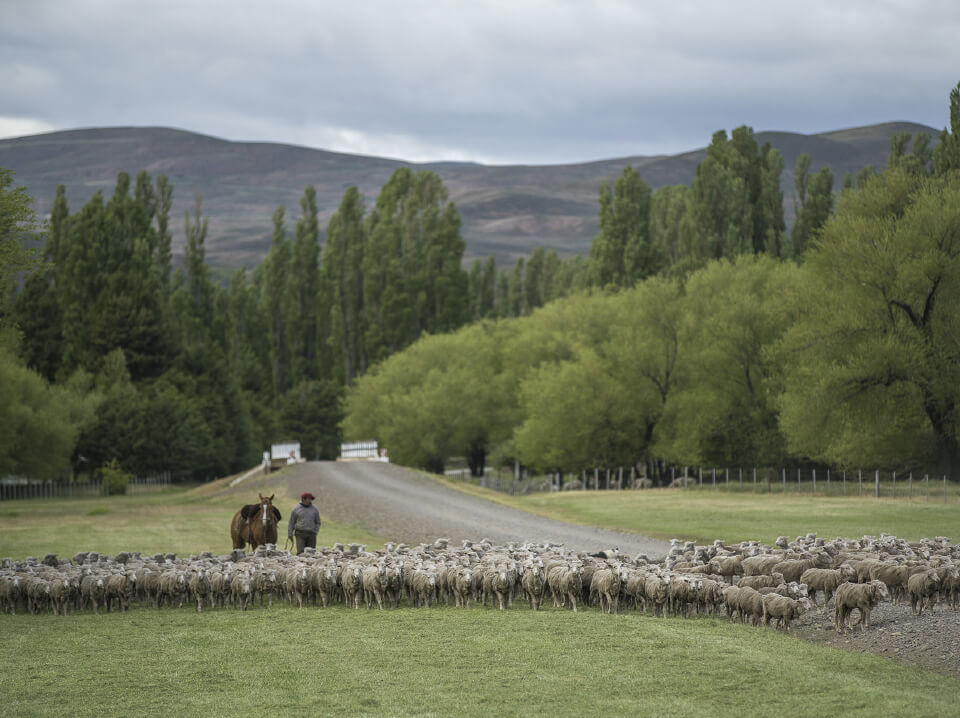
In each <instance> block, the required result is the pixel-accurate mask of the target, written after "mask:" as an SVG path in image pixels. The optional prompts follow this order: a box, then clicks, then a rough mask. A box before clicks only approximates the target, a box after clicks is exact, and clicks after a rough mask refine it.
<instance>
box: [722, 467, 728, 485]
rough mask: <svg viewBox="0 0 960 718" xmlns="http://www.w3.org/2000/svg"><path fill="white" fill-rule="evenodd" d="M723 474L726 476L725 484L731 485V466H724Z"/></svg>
mask: <svg viewBox="0 0 960 718" xmlns="http://www.w3.org/2000/svg"><path fill="white" fill-rule="evenodd" d="M723 476H724V484H726V485H727V486H729V485H730V467H729V466H726V467H724V469H723Z"/></svg>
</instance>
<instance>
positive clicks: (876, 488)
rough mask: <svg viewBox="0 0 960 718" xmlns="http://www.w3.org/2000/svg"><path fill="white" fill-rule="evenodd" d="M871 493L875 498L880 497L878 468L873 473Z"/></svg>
mask: <svg viewBox="0 0 960 718" xmlns="http://www.w3.org/2000/svg"><path fill="white" fill-rule="evenodd" d="M873 493H874V496H875V498H878V499H879V498H880V469H877V470H876V471H875V472H874V474H873Z"/></svg>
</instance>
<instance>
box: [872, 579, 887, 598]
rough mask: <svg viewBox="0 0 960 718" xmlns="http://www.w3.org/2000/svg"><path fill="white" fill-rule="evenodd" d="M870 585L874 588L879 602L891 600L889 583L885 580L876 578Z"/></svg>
mask: <svg viewBox="0 0 960 718" xmlns="http://www.w3.org/2000/svg"><path fill="white" fill-rule="evenodd" d="M870 585H871V586H873V588H874V595H875V596H876V599H877V601H878V602H879V601H889V600H890V589H888V588H887V584H885V583H884V582H883V581H876V580H874V581H871V582H870Z"/></svg>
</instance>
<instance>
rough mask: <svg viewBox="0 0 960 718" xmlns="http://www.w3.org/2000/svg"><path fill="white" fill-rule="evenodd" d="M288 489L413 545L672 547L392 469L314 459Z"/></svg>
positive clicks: (297, 470) (657, 550) (633, 550)
mask: <svg viewBox="0 0 960 718" xmlns="http://www.w3.org/2000/svg"><path fill="white" fill-rule="evenodd" d="M284 475H285V477H286V482H287V484H288V486H289V487H290V490H291V491H292V492H293V493H295V494H296V495H299V494H300V493H302V492H303V491H310V492H312V493H313V494H314V495H315V496H316V497H317V500H316V502H315V503H316V505H317V506H318V507H319V509H320V514H321V515H328V516H332V517H336V519H337V520H338V521H344V522H346V523H350V524H354V525H357V526H362V527H363V528H365V529H367V530H368V531H371V532H373V533H376V534H379V535H380V536H384V537H387V538H389V539H390V540H392V541H397V542H403V543H406V544H410V545H416V544H420V543H432V542H433V541H435V540H436V539H438V538H440V537H443V538H448V539H450V540H451V541H453V542H455V543H459V542H460V541H463V540H464V539H468V540H471V541H478V540H480V539H483V538H487V539H489V540H490V541H493V542H494V543H500V544H506V543H509V542H511V541H512V542H517V543H522V542H524V541H531V542H534V543H544V542H547V541H549V542H553V543H562V544H563V545H564V546H566V547H567V548H570V549H573V550H575V551H590V552H593V551H601V550H604V549H611V548H619V549H620V550H621V551H624V552H626V553H628V554H630V555H631V556H634V555H636V554H638V553H644V554H646V555H647V556H648V557H649V558H650V559H657V558H662V557H664V556H665V555H666V553H667V550H668V549H669V548H670V546H669V544H667V543H666V542H664V541H657V540H655V539H650V538H647V537H645V536H640V535H637V534H627V533H621V532H619V531H609V530H605V529H596V528H592V527H589V526H576V525H574V524H568V523H563V522H561V521H553V520H551V519H545V518H541V517H539V516H534V515H533V514H529V513H526V512H525V511H518V510H516V509H511V508H509V507H507V506H502V505H500V504H497V503H494V502H492V501H487V500H486V499H481V498H478V497H475V496H470V495H468V494H464V493H461V492H459V491H456V490H455V489H451V488H449V487H447V486H444V485H443V484H441V483H439V482H437V481H434V480H432V479H430V478H428V477H426V476H423V475H421V474H418V473H416V472H413V471H410V470H408V469H405V468H402V467H399V466H394V465H392V464H377V463H367V462H339V463H338V462H322V461H321V462H310V463H307V464H300V465H297V466H292V467H289V468H288V469H287V470H286V471H285V472H284Z"/></svg>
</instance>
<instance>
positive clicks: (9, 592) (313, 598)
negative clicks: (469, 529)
mask: <svg viewBox="0 0 960 718" xmlns="http://www.w3.org/2000/svg"><path fill="white" fill-rule="evenodd" d="M958 569H960V545H953V544H951V542H950V541H949V539H946V538H944V537H938V538H935V539H922V540H921V541H919V542H915V543H914V542H911V543H908V542H906V541H903V540H901V539H898V538H897V537H895V536H890V535H887V534H881V536H880V538H875V537H872V536H864V537H863V538H862V539H859V540H850V539H839V538H838V539H834V540H829V541H825V540H823V539H818V538H817V537H816V536H815V535H814V534H808V535H806V536H801V537H797V539H796V540H794V541H788V540H787V538H786V537H781V538H780V539H778V540H777V541H776V542H775V544H774V545H773V546H769V545H765V544H761V543H759V542H755V541H748V542H743V543H740V544H736V545H732V546H727V545H724V543H723V542H722V541H714V542H713V543H712V544H710V545H703V546H698V545H695V544H694V543H692V542H687V543H683V542H681V541H679V540H676V539H675V540H673V541H672V542H671V548H670V551H669V553H668V555H667V556H666V557H665V558H664V559H663V560H657V561H654V560H650V559H648V558H647V557H646V556H643V555H639V556H636V557H632V558H631V557H629V556H627V555H625V554H621V553H620V552H619V551H618V550H616V549H614V550H611V551H603V552H600V553H597V554H585V553H582V552H580V553H575V552H571V551H569V550H567V549H565V548H564V547H563V546H562V545H557V544H531V543H525V544H507V545H505V546H498V545H494V544H493V543H492V542H490V541H488V540H486V539H484V540H482V541H477V542H471V541H464V542H463V543H462V545H461V546H459V547H452V546H451V545H450V542H449V541H448V540H446V539H438V540H437V541H436V542H434V543H433V544H421V545H419V546H416V547H408V546H406V545H404V544H399V545H396V544H392V543H391V544H387V545H386V546H385V548H384V549H382V550H379V551H367V550H366V547H365V546H361V545H358V544H350V545H349V546H343V545H341V544H335V545H334V546H333V547H332V548H321V549H318V550H313V549H307V552H306V553H305V554H303V555H302V556H294V555H291V554H290V553H289V552H287V551H279V550H277V549H276V547H274V546H272V545H267V546H261V547H258V548H257V550H255V551H253V552H252V553H250V554H245V553H244V552H243V551H241V550H234V551H233V552H231V553H230V554H228V555H225V556H214V555H213V554H211V553H204V554H201V555H199V556H192V557H190V558H178V557H176V556H175V555H173V554H167V555H163V554H157V555H154V556H149V557H144V556H141V555H140V554H138V553H130V552H123V553H120V554H118V555H116V556H105V555H100V554H97V553H91V552H83V553H78V554H76V555H75V556H74V557H73V558H72V559H60V558H57V557H56V556H55V555H52V554H48V555H47V556H46V557H44V558H43V559H42V560H38V559H35V558H32V557H28V558H27V559H25V560H24V561H17V562H15V561H12V560H11V559H4V560H3V561H2V562H0V610H3V611H5V612H11V613H15V612H18V611H27V612H29V613H34V614H37V613H45V612H50V613H56V614H66V613H68V612H69V611H93V612H94V613H97V612H99V611H100V610H105V611H112V610H118V611H126V610H127V609H128V607H129V606H130V603H131V602H132V601H137V602H138V603H140V604H141V605H150V606H154V607H156V608H158V609H159V608H162V607H180V606H183V605H185V604H187V603H190V604H193V605H195V606H196V609H197V611H203V610H204V609H205V608H225V607H233V608H235V609H241V610H246V609H248V608H251V607H253V606H255V605H260V606H263V605H264V604H267V605H272V604H273V601H274V600H280V601H286V602H290V603H294V604H296V605H297V606H299V607H302V606H303V605H304V604H305V603H306V604H312V605H317V603H318V602H319V603H320V604H321V605H322V606H324V607H326V606H328V605H330V604H331V603H344V604H346V605H347V606H352V607H355V608H359V607H360V606H361V604H363V605H365V606H366V607H367V608H371V607H373V606H376V607H377V608H379V609H384V608H396V607H398V606H399V605H400V603H401V601H402V600H405V601H406V602H407V604H408V605H411V606H417V607H420V606H423V607H430V606H431V605H435V604H438V603H446V604H448V605H453V606H464V607H469V606H470V605H471V603H473V602H477V603H480V604H482V605H484V606H486V605H487V604H488V603H490V604H491V605H494V606H496V607H497V608H499V609H500V610H506V609H508V608H510V606H511V605H512V604H513V602H514V601H515V600H516V599H518V598H522V599H523V600H524V601H526V602H528V603H529V606H530V608H531V609H532V610H537V609H539V608H540V606H541V604H542V602H543V601H544V600H549V601H552V603H553V605H554V606H556V607H558V608H559V607H568V608H570V609H571V610H573V611H577V610H579V609H582V608H583V607H584V606H596V607H597V608H599V610H601V611H605V612H608V613H616V612H618V611H619V610H620V609H621V608H623V607H628V608H631V609H639V610H642V611H644V612H650V613H652V614H653V615H655V616H667V615H672V616H681V617H689V616H692V615H703V614H706V615H719V614H720V613H721V611H722V612H725V613H726V615H727V616H728V617H729V619H730V620H731V621H732V620H734V619H737V620H739V621H740V622H748V621H749V622H750V623H751V624H753V625H760V624H763V625H770V623H771V621H773V622H775V625H776V626H777V627H783V628H784V629H785V630H789V628H790V625H791V622H792V621H793V620H794V619H795V618H797V617H798V616H800V615H801V614H803V613H804V612H805V611H807V610H810V609H811V608H813V607H816V608H818V609H819V610H821V611H824V612H825V611H826V608H827V604H828V603H829V602H830V600H831V598H832V599H833V601H834V625H835V627H836V630H837V631H839V632H841V633H842V632H843V631H845V630H846V629H847V628H848V627H849V621H850V618H851V614H852V611H853V610H854V609H856V610H857V611H858V613H859V620H858V623H857V624H854V625H860V626H861V629H862V630H866V629H867V628H868V627H869V626H870V612H871V609H872V608H874V607H875V606H876V605H877V604H878V603H879V602H880V601H883V600H892V601H894V602H897V603H898V602H901V601H909V602H910V604H911V606H912V609H913V612H914V613H915V614H921V613H922V612H923V611H924V610H925V609H928V610H932V609H933V608H934V607H940V608H942V607H943V605H944V604H946V605H947V606H948V607H950V608H952V609H953V610H957V608H958V602H960V571H958ZM820 594H822V595H823V604H822V606H821V605H820V604H819V603H818V602H817V598H818V596H819V595H820Z"/></svg>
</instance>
